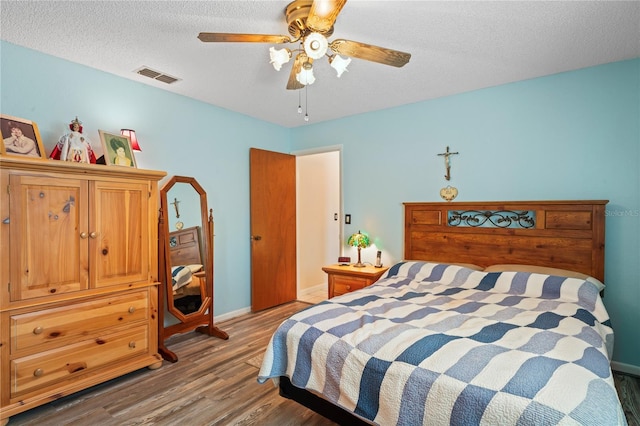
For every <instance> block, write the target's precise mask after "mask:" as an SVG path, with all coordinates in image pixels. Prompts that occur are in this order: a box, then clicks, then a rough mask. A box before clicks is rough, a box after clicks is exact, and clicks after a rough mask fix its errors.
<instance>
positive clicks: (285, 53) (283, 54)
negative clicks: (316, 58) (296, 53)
mask: <svg viewBox="0 0 640 426" xmlns="http://www.w3.org/2000/svg"><path fill="white" fill-rule="evenodd" d="M269 57H270V58H271V61H269V63H270V64H271V65H273V68H275V69H276V71H280V68H282V65H283V64H286V63H287V62H289V59H291V51H290V50H289V49H286V48H285V49H280V50H278V49H276V48H275V47H272V48H270V49H269Z"/></svg>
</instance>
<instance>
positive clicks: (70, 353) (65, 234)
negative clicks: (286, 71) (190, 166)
mask: <svg viewBox="0 0 640 426" xmlns="http://www.w3.org/2000/svg"><path fill="white" fill-rule="evenodd" d="M163 176H165V173H164V172H159V171H150V170H141V169H136V168H130V167H120V166H104V165H95V164H77V163H67V162H62V161H55V160H35V161H34V160H24V159H20V158H12V157H2V158H0V194H1V195H0V220H1V223H0V247H1V251H0V265H1V269H0V319H1V325H0V355H1V356H0V360H1V365H0V369H1V370H0V373H1V374H0V424H4V423H6V422H7V419H8V418H9V417H10V416H12V415H15V414H17V413H20V412H22V411H25V410H28V409H30V408H33V407H35V406H38V405H41V404H44V403H47V402H50V401H53V400H55V399H58V398H60V397H63V396H66V395H69V394H71V393H73V392H76V391H79V390H81V389H84V388H87V387H89V386H93V385H96V384H98V383H101V382H104V381H106V380H110V379H113V378H115V377H118V376H120V375H123V374H126V373H129V372H131V371H134V370H136V369H140V368H143V367H149V368H157V367H159V366H160V365H161V363H162V359H161V358H160V356H159V355H158V353H157V349H158V339H157V330H158V328H157V321H158V319H157V318H158V315H157V314H158V312H157V310H158V308H157V300H158V299H157V292H158V288H157V286H158V255H157V254H158V253H157V232H158V231H157V229H158V181H159V180H160V179H161V178H162V177H163Z"/></svg>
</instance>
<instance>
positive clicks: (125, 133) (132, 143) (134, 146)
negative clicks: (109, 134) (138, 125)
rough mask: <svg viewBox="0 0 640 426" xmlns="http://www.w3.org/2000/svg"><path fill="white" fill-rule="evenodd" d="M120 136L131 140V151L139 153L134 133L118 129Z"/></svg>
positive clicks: (129, 130)
mask: <svg viewBox="0 0 640 426" xmlns="http://www.w3.org/2000/svg"><path fill="white" fill-rule="evenodd" d="M120 134H121V135H122V136H127V137H128V138H129V139H130V140H131V149H133V150H134V151H141V152H142V149H140V144H139V143H138V138H137V137H136V131H135V130H131V129H120Z"/></svg>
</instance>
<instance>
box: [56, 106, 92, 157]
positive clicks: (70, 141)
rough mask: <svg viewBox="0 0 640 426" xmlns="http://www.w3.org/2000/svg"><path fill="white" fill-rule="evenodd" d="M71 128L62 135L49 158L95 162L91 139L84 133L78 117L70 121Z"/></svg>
mask: <svg viewBox="0 0 640 426" xmlns="http://www.w3.org/2000/svg"><path fill="white" fill-rule="evenodd" d="M69 130H71V131H70V132H69V133H65V134H64V135H62V136H61V137H60V140H59V141H58V143H57V144H56V147H55V148H54V149H53V151H52V152H51V155H50V156H49V158H52V159H54V160H61V161H71V162H74V163H92V164H95V162H96V155H95V154H94V153H93V148H92V147H91V141H90V140H89V138H88V137H87V136H85V135H84V134H83V133H82V122H80V120H78V117H76V118H75V119H74V120H72V121H71V123H69Z"/></svg>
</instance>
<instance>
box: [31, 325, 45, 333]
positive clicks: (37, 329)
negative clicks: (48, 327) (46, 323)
mask: <svg viewBox="0 0 640 426" xmlns="http://www.w3.org/2000/svg"><path fill="white" fill-rule="evenodd" d="M43 331H44V328H42V327H40V326H38V327H36V328H34V329H33V334H41V333H42V332H43Z"/></svg>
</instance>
